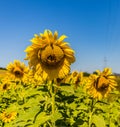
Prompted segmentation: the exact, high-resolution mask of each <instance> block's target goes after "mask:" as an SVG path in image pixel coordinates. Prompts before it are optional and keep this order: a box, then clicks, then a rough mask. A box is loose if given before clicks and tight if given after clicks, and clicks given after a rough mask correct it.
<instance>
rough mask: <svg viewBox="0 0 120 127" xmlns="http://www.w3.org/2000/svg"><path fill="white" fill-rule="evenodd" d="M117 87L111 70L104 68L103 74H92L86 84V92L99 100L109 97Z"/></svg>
mask: <svg viewBox="0 0 120 127" xmlns="http://www.w3.org/2000/svg"><path fill="white" fill-rule="evenodd" d="M116 86H117V82H116V78H115V76H114V75H113V74H112V72H111V69H110V68H104V70H103V72H101V71H100V70H97V71H96V74H91V75H90V76H89V78H88V81H87V82H86V90H87V91H88V93H89V94H90V95H91V96H92V97H93V98H97V99H99V100H100V99H102V98H105V97H107V95H108V94H109V93H110V92H111V90H112V89H113V88H115V87H116Z"/></svg>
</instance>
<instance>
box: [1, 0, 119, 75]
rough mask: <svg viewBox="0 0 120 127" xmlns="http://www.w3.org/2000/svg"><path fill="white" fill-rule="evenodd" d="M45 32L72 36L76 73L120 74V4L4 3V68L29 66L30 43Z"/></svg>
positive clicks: (93, 0) (114, 0)
mask: <svg viewBox="0 0 120 127" xmlns="http://www.w3.org/2000/svg"><path fill="white" fill-rule="evenodd" d="M45 29H50V30H51V31H52V32H54V31H55V30H57V31H58V34H59V36H61V35H62V34H65V35H67V36H68V38H67V39H66V41H68V42H69V43H70V45H71V47H72V48H73V49H74V50H75V56H76V62H75V63H73V64H72V66H71V69H72V70H78V71H86V72H93V71H95V70H96V69H100V70H102V69H103V68H104V67H105V66H107V67H111V68H112V71H113V72H116V73H120V0H0V66H1V67H6V65H7V64H8V63H9V62H12V61H13V60H14V59H18V60H21V61H23V62H25V61H24V60H23V59H24V58H25V55H26V53H25V52H24V50H25V48H26V47H27V46H28V45H31V42H30V41H29V40H30V39H31V38H33V36H34V34H39V33H43V32H44V30H45ZM105 59H106V60H105ZM25 63H26V64H27V61H26V62H25Z"/></svg>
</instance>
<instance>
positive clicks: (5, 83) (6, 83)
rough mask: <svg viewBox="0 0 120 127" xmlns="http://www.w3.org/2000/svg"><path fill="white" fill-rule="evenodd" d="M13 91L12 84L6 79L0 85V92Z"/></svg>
mask: <svg viewBox="0 0 120 127" xmlns="http://www.w3.org/2000/svg"><path fill="white" fill-rule="evenodd" d="M9 89H11V82H10V80H8V79H7V78H4V79H3V80H2V84H1V85H0V90H1V91H3V92H5V91H7V90H9Z"/></svg>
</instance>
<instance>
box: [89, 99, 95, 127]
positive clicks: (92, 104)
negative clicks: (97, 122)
mask: <svg viewBox="0 0 120 127" xmlns="http://www.w3.org/2000/svg"><path fill="white" fill-rule="evenodd" d="M93 109H94V99H93V98H92V102H91V106H90V110H89V127H91V124H92V115H93Z"/></svg>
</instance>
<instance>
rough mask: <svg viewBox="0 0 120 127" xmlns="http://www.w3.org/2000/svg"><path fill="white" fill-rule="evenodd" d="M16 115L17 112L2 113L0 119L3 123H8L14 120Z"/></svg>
mask: <svg viewBox="0 0 120 127" xmlns="http://www.w3.org/2000/svg"><path fill="white" fill-rule="evenodd" d="M16 115H17V112H9V113H8V112H3V113H2V114H1V115H0V118H1V120H2V121H3V122H5V123H9V122H11V121H12V120H14V119H15V117H16Z"/></svg>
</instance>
